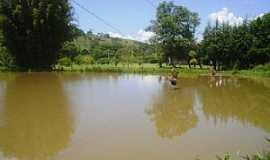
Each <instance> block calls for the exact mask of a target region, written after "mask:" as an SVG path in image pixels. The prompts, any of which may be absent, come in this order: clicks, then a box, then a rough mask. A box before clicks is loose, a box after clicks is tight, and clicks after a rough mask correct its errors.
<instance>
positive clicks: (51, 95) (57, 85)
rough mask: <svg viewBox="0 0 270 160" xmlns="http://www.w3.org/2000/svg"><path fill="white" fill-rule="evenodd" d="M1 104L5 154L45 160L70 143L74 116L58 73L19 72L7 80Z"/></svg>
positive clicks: (0, 131)
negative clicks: (2, 108) (34, 73)
mask: <svg viewBox="0 0 270 160" xmlns="http://www.w3.org/2000/svg"><path fill="white" fill-rule="evenodd" d="M1 105H4V110H3V111H2V112H3V114H2V115H4V117H1V118H3V119H4V125H2V126H0V150H1V152H2V154H3V155H4V157H9V158H17V159H19V160H35V159H38V160H45V159H48V158H50V157H52V156H54V155H56V154H57V153H58V152H59V151H61V150H63V149H65V148H66V147H68V145H69V142H70V138H71V135H72V132H73V126H72V116H71V113H70V111H69V108H68V107H69V105H68V103H67V99H66V96H65V93H64V92H63V88H62V84H61V82H60V81H59V79H58V77H57V76H56V75H54V74H40V75H28V74H22V75H18V76H16V78H15V80H12V81H11V82H9V83H8V84H7V86H6V90H5V95H4V97H3V104H1Z"/></svg>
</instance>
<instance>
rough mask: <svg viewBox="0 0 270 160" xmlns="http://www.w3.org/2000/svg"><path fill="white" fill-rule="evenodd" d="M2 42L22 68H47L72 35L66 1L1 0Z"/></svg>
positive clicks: (70, 14) (67, 0) (68, 5)
mask: <svg viewBox="0 0 270 160" xmlns="http://www.w3.org/2000/svg"><path fill="white" fill-rule="evenodd" d="M0 17H1V18H0V25H1V29H2V31H3V36H4V45H5V46H6V47H7V49H8V50H9V51H10V53H11V54H12V55H13V56H14V57H15V61H16V64H17V66H19V67H21V68H23V69H49V68H50V66H51V65H52V64H54V63H55V62H56V60H57V57H58V52H59V50H60V49H61V47H62V44H63V43H64V42H65V41H66V40H68V39H70V38H71V36H72V24H71V21H72V12H71V5H70V3H69V0H0Z"/></svg>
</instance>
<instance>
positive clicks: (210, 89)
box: [199, 77, 270, 132]
mask: <svg viewBox="0 0 270 160" xmlns="http://www.w3.org/2000/svg"><path fill="white" fill-rule="evenodd" d="M202 83H203V82H202ZM216 84H217V85H216ZM199 93H200V95H201V96H202V99H203V103H204V107H203V111H204V113H205V115H206V116H207V117H212V118H214V119H216V120H223V121H227V120H229V119H237V120H240V121H241V122H242V123H251V124H253V125H255V126H256V127H260V128H263V129H266V130H267V131H269V132H270V123H269V121H270V89H269V88H266V87H265V85H263V84H261V83H258V82H256V81H253V80H247V79H235V78H219V77H217V78H213V77H212V78H209V79H208V85H202V84H201V85H199Z"/></svg>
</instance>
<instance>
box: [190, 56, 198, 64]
mask: <svg viewBox="0 0 270 160" xmlns="http://www.w3.org/2000/svg"><path fill="white" fill-rule="evenodd" d="M189 63H190V64H191V65H197V64H198V61H197V59H196V58H192V59H191V60H190V61H189Z"/></svg>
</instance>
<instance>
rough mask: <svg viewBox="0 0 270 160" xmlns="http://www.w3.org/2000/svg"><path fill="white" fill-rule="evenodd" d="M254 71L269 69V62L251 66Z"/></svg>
mask: <svg viewBox="0 0 270 160" xmlns="http://www.w3.org/2000/svg"><path fill="white" fill-rule="evenodd" d="M253 70H254V71H264V72H265V71H270V63H268V64H265V65H258V66H256V67H255V68H253Z"/></svg>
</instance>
